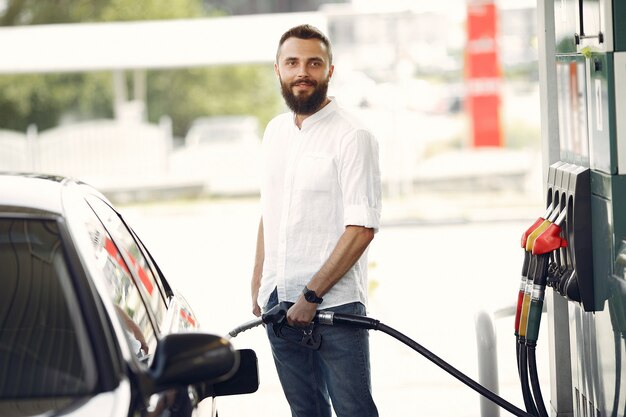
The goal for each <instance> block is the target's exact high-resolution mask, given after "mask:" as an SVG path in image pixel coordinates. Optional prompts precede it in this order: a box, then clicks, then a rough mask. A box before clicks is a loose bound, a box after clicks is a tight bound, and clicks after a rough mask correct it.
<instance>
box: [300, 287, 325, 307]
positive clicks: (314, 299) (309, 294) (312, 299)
mask: <svg viewBox="0 0 626 417" xmlns="http://www.w3.org/2000/svg"><path fill="white" fill-rule="evenodd" d="M302 294H304V299H305V300H307V301H308V302H309V303H315V304H322V301H324V300H323V299H322V297H318V296H317V294H315V291H313V290H310V289H308V288H307V287H306V285H305V286H304V288H303V289H302Z"/></svg>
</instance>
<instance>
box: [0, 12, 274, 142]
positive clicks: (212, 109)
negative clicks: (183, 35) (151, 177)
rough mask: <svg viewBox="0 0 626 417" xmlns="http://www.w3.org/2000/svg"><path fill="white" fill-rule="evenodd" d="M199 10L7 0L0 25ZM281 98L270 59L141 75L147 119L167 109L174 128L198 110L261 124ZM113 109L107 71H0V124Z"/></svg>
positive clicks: (49, 121) (15, 125) (42, 123)
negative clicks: (252, 119) (244, 116)
mask: <svg viewBox="0 0 626 417" xmlns="http://www.w3.org/2000/svg"><path fill="white" fill-rule="evenodd" d="M217 13H218V12H215V11H213V12H211V13H210V14H211V15H212V16H214V15H216V14H217ZM197 17H205V18H206V17H210V16H209V13H207V12H205V10H204V9H203V5H202V0H133V1H128V0H46V1H41V0H7V2H6V7H5V9H4V10H0V25H2V26H15V25H35V24H50V23H76V22H105V21H133V20H158V19H185V18H197ZM147 41H149V40H147ZM129 78H132V77H129ZM129 83H132V80H129ZM280 103H281V100H280V92H279V90H278V85H277V83H276V81H275V77H274V74H273V71H272V67H271V65H265V66H262V65H241V66H219V67H203V68H188V69H176V70H160V71H156V70H154V71H149V72H148V75H147V110H148V119H149V121H151V122H153V123H154V122H157V121H158V120H159V119H160V118H161V116H164V115H168V116H170V117H171V118H172V122H173V128H174V135H175V136H184V134H185V133H186V130H187V128H188V127H189V124H190V122H191V121H192V120H193V119H194V118H196V117H200V116H210V115H223V114H252V115H255V116H257V117H258V118H259V121H260V124H261V126H265V124H266V123H267V121H268V120H269V119H270V118H271V117H272V116H273V115H274V114H275V113H276V112H277V111H279V109H280V106H281V104H280ZM112 116H113V76H112V74H111V73H110V72H94V73H63V74H56V73H54V74H26V75H23V74H20V75H4V76H0V128H4V129H11V130H18V131H25V130H26V129H27V127H28V126H29V125H30V124H35V125H36V126H37V127H38V129H39V130H45V129H48V128H51V127H55V126H57V125H58V124H60V123H62V122H64V121H80V120H88V119H94V118H110V117H112Z"/></svg>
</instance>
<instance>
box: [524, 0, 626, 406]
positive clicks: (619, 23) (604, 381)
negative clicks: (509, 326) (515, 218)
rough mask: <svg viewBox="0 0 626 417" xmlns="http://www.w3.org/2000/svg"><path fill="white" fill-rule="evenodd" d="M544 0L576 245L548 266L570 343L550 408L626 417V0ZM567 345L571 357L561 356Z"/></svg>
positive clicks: (553, 170) (557, 135)
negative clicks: (625, 245)
mask: <svg viewBox="0 0 626 417" xmlns="http://www.w3.org/2000/svg"><path fill="white" fill-rule="evenodd" d="M538 6H539V7H538V12H539V13H540V17H539V20H540V21H543V22H545V35H542V36H545V39H544V42H542V43H543V45H542V47H543V50H542V53H543V56H542V59H543V60H544V61H545V62H543V63H541V62H540V66H541V65H542V64H543V65H544V68H545V72H544V73H543V74H542V79H541V80H540V82H541V84H542V98H543V99H542V104H543V106H542V112H543V114H544V117H543V120H542V124H543V127H544V132H547V133H548V134H546V135H544V139H543V140H544V161H545V163H544V166H545V169H546V177H545V178H546V182H545V193H546V205H547V207H554V206H555V205H556V206H558V207H559V210H560V212H561V213H563V216H564V217H563V220H562V223H561V225H560V227H561V231H560V235H559V237H560V238H561V239H562V240H563V241H565V242H567V244H566V245H561V246H560V247H558V248H554V249H553V248H552V247H550V249H553V250H552V251H551V253H550V255H549V266H548V270H547V273H546V285H547V287H549V288H551V289H552V294H550V300H552V301H551V302H549V303H548V318H549V320H550V322H551V323H552V324H553V326H552V327H551V329H550V331H551V337H552V339H553V340H557V341H561V339H563V340H564V341H561V342H559V343H561V345H560V346H561V347H563V346H565V347H567V349H559V348H557V347H556V343H554V342H553V343H552V344H551V350H552V352H551V354H550V358H551V365H552V366H551V381H552V387H551V388H552V389H551V392H552V398H551V400H550V405H551V410H550V411H551V412H550V415H554V416H565V415H567V416H574V417H579V416H580V417H582V416H585V417H600V416H624V415H625V413H626V390H624V389H623V381H622V379H623V374H624V372H623V368H624V364H623V362H624V361H623V360H622V358H623V357H624V356H625V355H626V350H625V349H626V346H625V345H624V343H623V340H624V330H625V327H624V326H625V325H626V320H625V315H624V314H625V311H624V306H626V292H625V291H624V289H625V288H626V276H625V275H624V267H623V266H622V265H623V264H624V260H625V259H624V258H625V255H624V252H623V251H624V249H623V247H622V246H620V245H622V242H623V241H624V240H626V25H624V23H623V22H625V21H626V3H624V2H623V1H618V0H546V1H539V2H538ZM555 120H556V123H555ZM540 236H541V235H540ZM536 242H537V241H536V240H535V245H536ZM533 249H534V247H533ZM525 256H526V255H525ZM561 300H566V302H562V301H561ZM555 306H557V307H558V308H557V307H555ZM563 306H564V307H563ZM522 307H523V304H522ZM529 317H530V316H529ZM521 320H522V319H520V322H521ZM527 320H528V321H529V322H530V321H531V319H530V318H528V319H527ZM555 324H558V325H555ZM516 333H519V331H518V330H517V329H516ZM527 333H528V329H527V331H526V337H528V335H527ZM518 337H519V336H518ZM564 351H569V361H558V360H557V359H555V358H557V357H558V355H563V352H564ZM520 374H521V373H520ZM522 384H524V380H523V379H522ZM535 399H537V398H535Z"/></svg>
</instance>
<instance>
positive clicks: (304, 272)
mask: <svg viewBox="0 0 626 417" xmlns="http://www.w3.org/2000/svg"><path fill="white" fill-rule="evenodd" d="M274 70H275V73H276V76H277V77H278V80H279V82H280V86H281V91H282V95H283V97H284V99H285V102H286V104H287V106H288V107H289V108H290V110H291V112H289V113H284V114H281V115H279V116H277V117H275V118H274V119H273V120H272V121H270V123H269V124H268V126H267V128H266V130H265V134H264V136H263V145H262V149H263V162H264V172H263V177H262V181H261V211H262V213H261V214H262V216H261V221H260V223H259V228H258V239H257V247H256V256H255V264H254V269H253V274H252V285H251V290H252V310H253V314H254V315H256V316H260V315H261V314H262V312H264V311H267V310H269V309H271V308H272V307H274V306H275V305H276V304H277V303H279V302H281V301H288V302H291V303H293V306H291V307H290V309H289V310H288V312H287V316H286V317H287V322H288V324H289V325H290V326H292V327H293V328H294V329H296V331H299V330H298V329H307V330H303V332H314V333H315V335H316V336H317V337H320V336H321V340H322V343H321V345H320V347H319V349H317V350H313V349H310V348H309V347H304V346H301V345H299V344H296V343H293V342H292V341H291V340H288V339H286V338H283V337H279V336H278V335H276V334H275V333H274V331H273V330H272V326H267V333H268V337H269V341H270V344H271V347H272V353H273V356H274V362H275V364H276V369H277V372H278V376H279V379H280V382H281V385H282V387H283V391H284V393H285V396H286V398H287V401H288V402H289V406H290V408H291V412H292V416H293V417H296V416H299V417H313V416H321V417H330V416H331V403H332V408H333V409H334V410H335V414H336V415H337V416H338V417H376V416H378V411H377V409H376V405H375V403H374V400H373V398H372V389H371V378H370V358H369V335H368V331H367V330H364V329H355V328H347V327H333V326H320V327H315V328H313V327H312V325H311V321H312V319H313V317H314V315H315V313H316V311H317V309H324V310H327V311H334V312H338V313H348V314H358V315H365V314H366V306H367V288H368V286H367V249H368V246H369V244H370V242H371V241H372V239H373V238H374V234H375V233H376V231H377V230H378V228H379V225H380V211H381V184H380V168H379V157H378V143H377V141H376V139H375V138H374V136H373V135H372V134H371V133H370V132H369V131H368V130H367V129H366V128H365V127H364V126H363V125H362V124H361V123H360V122H358V121H357V120H356V119H355V118H354V117H352V116H351V115H349V114H348V113H347V112H346V111H345V110H344V109H343V108H341V107H340V106H339V104H338V103H337V101H336V99H335V98H334V97H329V96H327V91H328V83H329V81H330V79H331V78H332V75H333V71H334V66H333V63H332V51H331V44H330V42H329V40H328V38H327V37H326V36H325V35H324V34H323V33H322V32H320V31H319V30H318V29H316V28H314V27H312V26H310V25H301V26H297V27H294V28H292V29H290V30H288V31H287V32H285V33H284V34H283V36H282V37H281V38H280V42H279V44H278V51H277V53H276V63H275V65H274Z"/></svg>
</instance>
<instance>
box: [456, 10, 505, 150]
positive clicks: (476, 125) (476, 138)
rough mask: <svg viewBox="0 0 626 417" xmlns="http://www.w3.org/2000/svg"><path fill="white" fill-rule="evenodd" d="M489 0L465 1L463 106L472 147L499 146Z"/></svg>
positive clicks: (494, 13)
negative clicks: (465, 31)
mask: <svg viewBox="0 0 626 417" xmlns="http://www.w3.org/2000/svg"><path fill="white" fill-rule="evenodd" d="M496 28H497V9H496V6H495V4H494V2H493V0H468V3H467V47H466V58H465V86H466V104H467V107H466V108H467V111H468V115H469V119H470V124H471V132H472V146H473V147H485V146H502V142H503V141H502V134H501V129H500V78H501V77H500V67H499V64H498V45H497V38H496Z"/></svg>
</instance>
